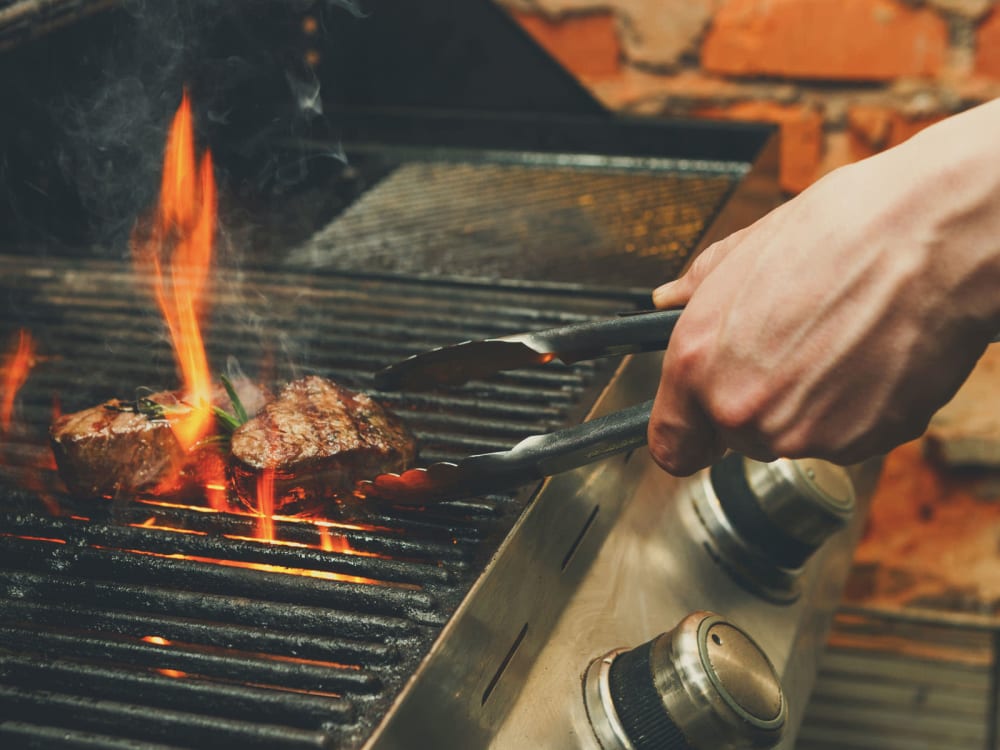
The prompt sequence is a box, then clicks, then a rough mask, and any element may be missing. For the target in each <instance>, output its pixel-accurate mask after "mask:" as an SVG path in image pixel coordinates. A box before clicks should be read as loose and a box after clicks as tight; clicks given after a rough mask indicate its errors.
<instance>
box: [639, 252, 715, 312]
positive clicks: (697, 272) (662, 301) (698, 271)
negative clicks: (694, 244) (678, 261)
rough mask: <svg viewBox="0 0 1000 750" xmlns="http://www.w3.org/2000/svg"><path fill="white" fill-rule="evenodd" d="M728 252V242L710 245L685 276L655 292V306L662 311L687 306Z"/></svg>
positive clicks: (695, 260)
mask: <svg viewBox="0 0 1000 750" xmlns="http://www.w3.org/2000/svg"><path fill="white" fill-rule="evenodd" d="M728 250H729V247H728V243H727V242H726V240H721V241H719V242H716V243H713V244H712V245H709V246H708V247H707V248H705V249H704V250H703V251H702V252H701V254H700V255H699V256H698V257H697V258H695V259H694V262H693V263H692V264H691V267H690V268H688V270H687V271H686V272H685V273H684V275H683V276H681V277H680V278H678V279H675V280H674V281H669V282H667V283H666V284H663V285H662V286H658V287H657V288H656V289H654V290H653V305H654V306H655V307H656V308H658V309H660V310H665V309H668V308H671V307H683V306H684V305H686V304H687V303H688V302H689V301H690V299H691V296H692V295H693V294H694V293H695V290H696V289H697V288H698V287H699V286H701V282H703V281H704V280H705V278H706V277H707V276H708V275H709V274H710V273H711V272H712V271H713V270H714V269H715V267H716V266H717V265H719V263H721V262H722V259H723V258H725V257H726V253H727V252H728Z"/></svg>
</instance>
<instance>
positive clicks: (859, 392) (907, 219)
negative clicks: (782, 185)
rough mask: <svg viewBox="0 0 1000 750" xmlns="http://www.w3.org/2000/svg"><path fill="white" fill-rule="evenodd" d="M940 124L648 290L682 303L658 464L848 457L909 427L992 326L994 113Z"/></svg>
mask: <svg viewBox="0 0 1000 750" xmlns="http://www.w3.org/2000/svg"><path fill="white" fill-rule="evenodd" d="M984 111H985V113H984ZM977 113H978V114H977ZM977 116H978V120H977V119H976V118H977ZM962 118H965V120H964V121H963V120H962ZM952 120H953V121H955V122H953V121H947V122H946V123H942V124H941V125H939V126H936V127H935V128H932V129H931V130H933V131H935V132H931V130H929V131H925V133H922V134H920V135H918V136H916V137H915V138H913V139H911V140H910V141H908V142H907V143H905V144H903V145H902V146H900V147H897V148H896V149H893V150H891V151H888V152H885V153H883V154H881V155H879V156H877V157H873V158H871V159H868V160H866V161H864V162H860V163H858V164H855V165H852V166H849V167H845V168H842V169H840V170H837V171H836V172H833V173H831V174H829V175H827V176H826V177H825V178H824V179H822V180H821V181H819V182H818V183H816V184H815V185H814V186H812V187H811V188H810V189H808V190H806V191H805V192H803V193H802V194H801V195H799V196H798V197H796V198H795V199H793V200H791V201H789V202H788V203H786V204H784V205H783V206H781V207H779V208H778V209H777V210H775V211H773V212H772V213H770V214H769V215H767V216H766V217H764V218H763V219H761V220H760V221H758V222H757V223H756V224H754V225H752V226H751V227H748V228H747V229H744V230H742V231H740V232H737V233H736V234H734V235H732V236H730V237H728V238H726V239H725V240H723V241H721V242H718V243H716V244H714V245H712V246H711V247H709V248H708V249H706V251H705V252H704V253H702V255H701V256H699V257H698V258H697V259H696V261H695V262H694V263H693V264H692V266H691V268H690V270H689V271H688V272H687V273H686V274H685V275H684V276H682V277H681V278H680V279H678V280H677V281H675V282H672V283H670V284H666V285H664V286H662V287H660V288H658V289H657V290H656V291H655V292H654V294H653V301H654V304H655V305H656V306H657V307H659V308H668V307H679V306H686V309H685V311H684V313H683V314H682V316H681V318H680V321H679V322H678V324H677V327H676V328H675V330H674V333H673V336H672V339H671V344H670V346H669V348H668V349H667V352H666V354H665V356H664V362H663V373H662V379H661V382H660V386H659V390H658V392H657V396H656V401H655V404H654V407H653V413H652V418H651V420H650V428H649V446H650V450H651V452H652V454H653V457H654V458H655V460H656V461H657V462H658V463H659V464H660V465H661V466H662V467H663V468H664V469H666V470H667V471H669V472H671V473H674V474H678V475H686V474H690V473H692V472H694V471H697V470H698V469H700V468H702V467H703V466H706V465H708V464H710V463H712V462H713V461H714V460H715V459H717V458H718V457H720V456H721V455H722V453H723V452H724V450H725V449H732V450H736V451H739V452H742V453H744V454H746V455H748V456H750V457H751V458H755V459H758V460H764V461H768V460H773V459H774V458H776V457H778V456H785V457H802V456H814V457H820V458H826V459H828V460H831V461H835V462H838V463H851V462H854V461H857V460H861V459H863V458H866V457H869V456H872V455H876V454H878V453H881V452H884V451H886V450H888V449H890V448H892V447H894V446H896V445H898V444H900V443H902V442H905V441H906V440H910V439H912V438H915V437H917V436H918V435H920V434H921V433H922V432H923V430H924V429H925V427H926V425H927V422H928V420H929V419H930V417H931V415H932V414H933V413H934V412H935V411H936V410H937V409H938V408H940V407H941V406H943V405H944V404H945V403H946V402H947V401H948V400H949V399H950V398H951V396H952V395H953V394H954V392H955V391H956V390H957V389H958V387H959V385H960V384H961V383H962V381H963V380H964V379H965V378H966V377H967V375H968V373H969V372H970V371H971V369H972V367H973V366H974V364H975V362H976V360H977V359H978V357H979V356H980V355H981V353H982V351H983V350H984V348H985V346H986V345H987V343H988V342H989V340H990V338H991V337H992V335H993V334H994V333H996V331H997V330H998V329H1000V314H998V313H1000V177H998V176H997V173H1000V170H998V169H997V168H996V164H997V162H998V161H1000V149H998V148H997V147H996V146H995V145H993V144H992V143H991V141H993V140H995V139H993V138H992V135H991V133H996V132H1000V131H998V127H1000V122H998V121H1000V103H994V104H991V105H985V106H984V107H980V108H979V109H978V110H972V111H971V112H969V113H966V114H964V115H960V116H958V117H956V118H952ZM984 120H986V121H987V122H986V124H989V125H990V128H989V130H986V131H984V130H983V126H984ZM980 133H983V137H982V138H980V135H979V134H980ZM984 149H985V150H986V153H984ZM987 153H988V154H989V155H990V158H991V159H992V161H990V160H989V159H986V158H985V157H986V156H987Z"/></svg>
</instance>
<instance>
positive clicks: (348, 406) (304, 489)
mask: <svg viewBox="0 0 1000 750" xmlns="http://www.w3.org/2000/svg"><path fill="white" fill-rule="evenodd" d="M231 445H232V470H233V484H234V486H235V488H236V491H237V493H238V494H239V495H240V496H241V497H242V498H244V499H246V500H250V499H251V498H253V497H255V494H256V481H257V478H258V477H259V476H260V475H261V474H262V472H264V471H265V470H273V471H274V478H275V497H276V498H280V497H289V496H291V497H299V498H301V497H302V496H307V497H312V498H316V497H325V496H329V495H337V494H342V493H344V492H350V491H351V490H352V489H353V488H354V486H355V485H356V484H357V482H358V481H360V480H361V479H368V478H370V477H373V476H375V475H376V474H381V473H384V472H390V471H391V472H398V471H402V470H404V469H406V468H408V467H409V466H410V465H411V464H412V462H413V460H414V458H415V457H416V451H417V446H416V440H415V438H414V437H413V435H412V434H411V433H410V431H409V430H408V429H407V427H406V425H405V424H403V422H402V420H401V419H400V418H399V417H398V416H396V415H395V414H393V413H392V412H390V411H388V410H387V409H385V408H384V407H383V406H381V405H380V404H378V403H377V402H375V401H374V400H372V398H371V397H370V396H367V395H366V394H363V393H357V392H355V391H351V390H349V389H347V388H344V387H343V386H340V385H338V384H336V383H334V382H331V381H329V380H326V379H324V378H321V377H318V376H309V377H305V378H302V379H300V380H296V381H294V382H292V383H289V384H288V385H286V386H285V387H284V388H283V389H282V391H281V393H280V394H279V395H278V398H277V399H275V400H274V401H272V402H271V403H269V404H267V405H266V406H265V407H264V408H263V409H262V410H261V412H260V414H258V415H257V416H256V417H255V418H253V419H251V420H249V421H248V422H247V423H246V424H244V425H242V426H241V427H239V428H238V429H237V430H236V431H235V432H234V433H233V437H232V443H231Z"/></svg>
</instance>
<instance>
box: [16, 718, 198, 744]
mask: <svg viewBox="0 0 1000 750" xmlns="http://www.w3.org/2000/svg"><path fill="white" fill-rule="evenodd" d="M44 719H45V717H42V720H43V721H44ZM5 739H6V740H9V741H10V742H11V744H10V745H9V746H8V745H4V747H17V748H22V749H23V750H55V749H56V748H62V750H95V748H99V749H100V750H184V748H180V747H178V746H177V745H164V744H162V743H159V742H156V743H150V742H137V741H134V740H130V739H122V738H121V736H117V737H112V736H110V735H106V734H96V733H94V732H86V731H76V730H71V729H63V728H62V727H54V726H49V725H47V724H31V723H29V722H26V721H15V720H6V721H3V722H0V740H5Z"/></svg>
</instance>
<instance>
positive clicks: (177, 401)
mask: <svg viewBox="0 0 1000 750" xmlns="http://www.w3.org/2000/svg"><path fill="white" fill-rule="evenodd" d="M234 387H235V388H236V391H237V394H238V395H239V397H240V400H241V401H242V402H243V406H244V408H245V409H246V410H247V412H248V413H250V414H253V413H256V412H257V411H258V410H259V409H260V408H261V406H263V404H264V401H265V400H266V398H267V397H268V396H267V393H266V391H263V390H262V389H260V388H258V387H257V386H255V385H254V384H253V383H251V382H250V381H247V380H238V381H237V382H236V383H235V384H234ZM212 400H213V403H214V404H215V405H216V406H219V407H221V408H223V409H226V408H228V407H229V397H228V395H227V394H226V392H225V390H224V389H223V388H222V387H221V386H220V387H218V388H217V389H216V390H215V392H213V397H212ZM158 407H162V408H163V409H166V410H168V411H169V410H176V409H184V408H187V407H186V406H185V404H184V401H183V397H182V395H181V394H179V393H177V392H174V391H163V392H161V393H154V394H153V395H152V396H149V397H148V398H146V399H144V400H143V404H142V405H139V404H137V403H136V402H126V401H120V400H119V399H111V400H110V401H106V402H105V403H103V404H99V405H98V406H94V407H91V408H89V409H84V410H83V411H80V412H76V413H75V414H66V415H64V416H62V417H60V418H59V419H57V420H56V421H55V422H54V423H53V424H52V426H51V428H50V430H49V436H50V439H51V444H52V452H53V454H54V455H55V459H56V465H57V466H58V468H59V476H60V477H61V478H62V480H63V483H64V484H65V485H66V489H67V490H69V492H70V493H71V494H73V495H76V496H78V497H116V496H129V495H134V494H135V493H137V492H142V491H154V492H156V493H158V494H169V493H172V492H177V491H181V490H185V489H187V488H188V487H189V486H190V485H191V484H197V483H199V481H200V479H201V478H202V476H201V475H202V474H204V473H206V472H207V471H213V472H214V471H217V470H219V469H220V468H221V463H220V460H219V457H218V451H215V450H214V449H213V450H203V449H199V448H195V449H194V450H192V451H191V452H189V453H185V451H184V450H183V449H182V448H181V446H180V444H179V443H178V442H177V438H175V437H174V433H173V430H171V428H170V424H169V423H168V422H167V420H166V419H164V418H162V417H157V416H156V412H157V408H158ZM213 454H214V455H213ZM209 464H212V465H209Z"/></svg>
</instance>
